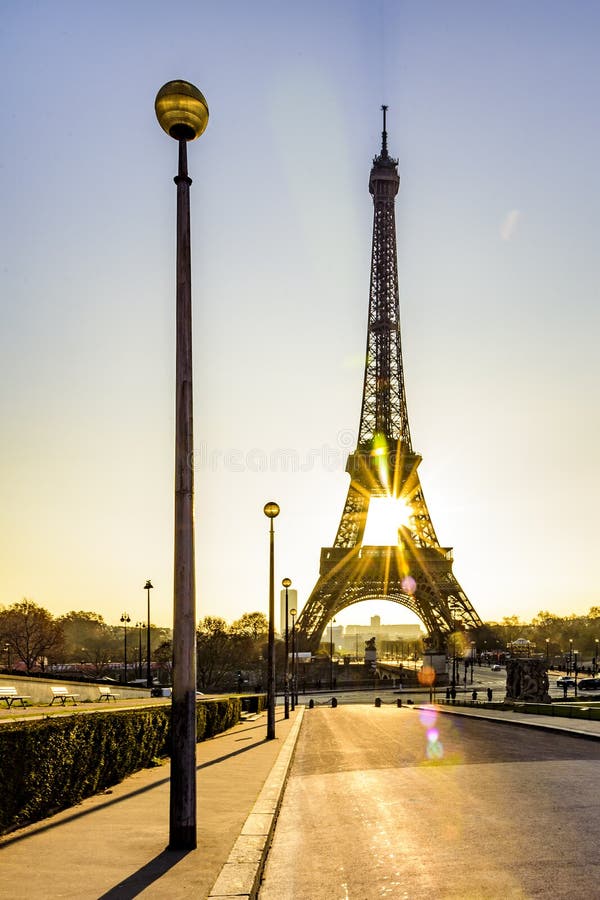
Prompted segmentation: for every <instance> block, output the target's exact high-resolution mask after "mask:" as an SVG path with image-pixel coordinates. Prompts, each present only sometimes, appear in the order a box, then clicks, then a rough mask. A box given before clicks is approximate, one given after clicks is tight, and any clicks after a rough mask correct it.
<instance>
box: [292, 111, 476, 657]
mask: <svg viewBox="0 0 600 900" xmlns="http://www.w3.org/2000/svg"><path fill="white" fill-rule="evenodd" d="M382 110H383V131H382V135H381V152H380V153H379V155H378V156H376V157H375V159H374V160H373V166H372V168H371V174H370V177H369V191H370V193H371V195H372V197H373V247H372V256H371V280H370V291H369V320H368V329H367V352H366V360H365V374H364V386H363V396H362V407H361V413H360V427H359V432H358V442H357V447H356V450H354V452H353V453H351V454H350V455H349V457H348V461H347V464H346V471H347V472H348V474H349V475H350V485H349V488H348V495H347V497H346V503H345V505H344V510H343V512H342V517H341V520H340V524H339V527H338V530H337V534H336V537H335V541H334V543H333V546H332V547H324V548H322V550H321V564H320V572H319V579H318V581H317V583H316V585H315V587H314V589H313V591H312V593H311V595H310V597H309V598H308V600H307V602H306V604H305V606H304V609H303V610H302V612H301V614H300V616H299V618H298V623H297V627H298V637H299V645H300V646H304V647H305V648H306V649H311V650H316V649H317V647H318V645H319V642H320V640H321V635H322V634H323V632H324V630H325V627H326V625H327V623H328V622H329V621H330V620H331V619H333V617H334V616H335V615H337V613H339V612H341V611H342V610H343V609H345V608H346V607H348V606H351V605H352V604H354V603H360V602H361V601H363V600H392V601H395V602H397V603H399V604H401V605H403V606H405V607H407V608H408V609H410V610H412V612H414V613H415V614H416V615H417V616H418V617H419V619H420V620H421V621H422V622H423V624H424V626H425V628H426V629H427V632H428V640H427V642H428V644H429V647H430V648H431V649H437V650H442V649H443V648H444V645H445V642H446V636H447V635H448V634H449V633H451V632H452V631H454V630H455V629H456V628H457V627H459V628H468V627H476V626H478V625H481V619H480V618H479V616H478V615H477V613H476V612H475V610H474V608H473V606H472V605H471V603H470V602H469V600H468V598H467V596H466V594H465V592H464V591H463V589H462V588H461V586H460V584H459V583H458V581H457V579H456V578H455V576H454V574H453V572H452V548H451V547H442V546H440V543H439V541H438V539H437V535H436V533H435V529H434V527H433V523H432V521H431V517H430V515H429V510H428V509H427V504H426V502H425V497H424V494H423V489H422V487H421V483H420V480H419V475H418V472H417V469H418V466H419V463H420V462H421V456H419V454H418V453H415V451H414V450H413V446H412V440H411V435H410V426H409V422H408V412H407V405H406V392H405V388H404V368H403V362H402V346H401V340H400V304H399V294H398V264H397V251H396V224H395V210H394V206H395V199H396V194H397V193H398V188H399V186H400V177H399V175H398V160H397V159H393V158H392V157H391V156H390V155H389V153H388V148H387V130H386V112H387V107H386V106H383V107H382ZM383 498H387V500H388V501H390V502H392V505H393V507H394V508H395V510H396V513H397V516H398V523H397V531H396V534H397V541H396V542H395V543H393V544H388V545H383V546H382V545H369V544H368V543H365V540H364V538H365V526H366V523H367V514H368V512H369V506H370V504H371V501H372V500H374V499H375V500H379V499H383ZM393 501H396V503H395V504H394V503H393ZM394 539H395V535H394Z"/></svg>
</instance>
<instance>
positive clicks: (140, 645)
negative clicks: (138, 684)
mask: <svg viewBox="0 0 600 900" xmlns="http://www.w3.org/2000/svg"><path fill="white" fill-rule="evenodd" d="M135 627H136V628H137V630H138V678H140V679H141V677H142V628H145V627H146V625H145V624H144V622H136V623H135Z"/></svg>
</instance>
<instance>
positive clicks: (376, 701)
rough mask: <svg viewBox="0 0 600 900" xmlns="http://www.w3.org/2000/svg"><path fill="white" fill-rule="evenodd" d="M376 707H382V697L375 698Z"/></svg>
mask: <svg viewBox="0 0 600 900" xmlns="http://www.w3.org/2000/svg"><path fill="white" fill-rule="evenodd" d="M375 706H381V697H375Z"/></svg>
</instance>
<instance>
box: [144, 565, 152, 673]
mask: <svg viewBox="0 0 600 900" xmlns="http://www.w3.org/2000/svg"><path fill="white" fill-rule="evenodd" d="M153 587H154V585H153V584H152V582H151V581H150V579H148V581H147V582H146V584H145V585H144V590H145V591H146V593H147V594H148V631H147V632H146V687H148V688H150V689H151V688H152V670H151V667H150V591H151V590H152V588H153Z"/></svg>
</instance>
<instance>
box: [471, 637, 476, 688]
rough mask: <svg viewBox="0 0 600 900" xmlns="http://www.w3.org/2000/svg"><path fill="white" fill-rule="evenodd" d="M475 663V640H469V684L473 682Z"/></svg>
mask: <svg viewBox="0 0 600 900" xmlns="http://www.w3.org/2000/svg"><path fill="white" fill-rule="evenodd" d="M474 665H475V641H471V684H473V667H474Z"/></svg>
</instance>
